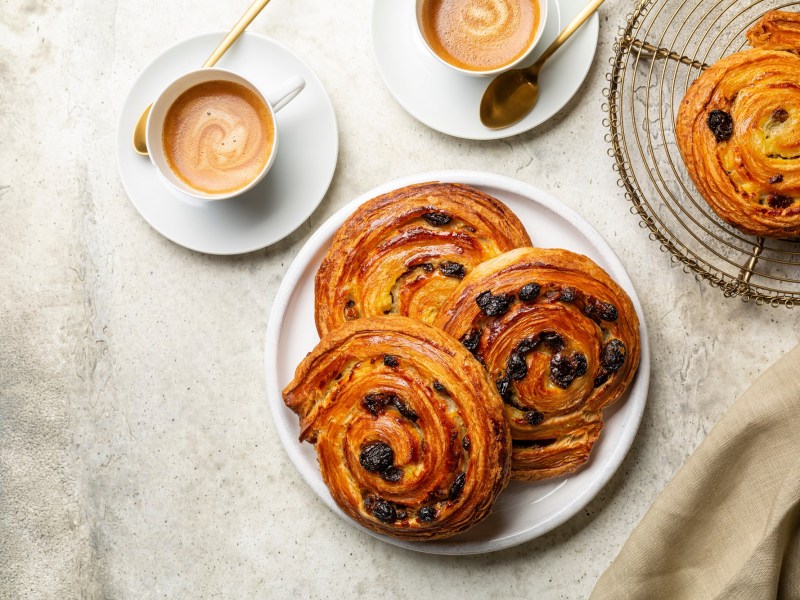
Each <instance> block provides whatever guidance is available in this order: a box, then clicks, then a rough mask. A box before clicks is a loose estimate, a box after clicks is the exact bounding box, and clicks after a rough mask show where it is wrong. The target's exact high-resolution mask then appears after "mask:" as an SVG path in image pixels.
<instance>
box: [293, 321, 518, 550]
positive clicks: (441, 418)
mask: <svg viewBox="0 0 800 600" xmlns="http://www.w3.org/2000/svg"><path fill="white" fill-rule="evenodd" d="M283 399H284V402H285V403H286V405H287V406H288V407H289V408H290V409H292V410H293V411H294V412H295V413H297V414H298V416H299V417H300V440H301V441H308V442H311V443H313V444H315V445H316V449H317V457H318V459H319V467H320V471H321V472H322V478H323V480H324V481H325V483H326V484H327V486H328V489H329V490H330V493H331V496H332V497H333V499H334V500H335V501H336V503H337V504H338V505H339V507H340V508H341V509H342V510H343V511H344V512H345V513H346V514H347V515H349V516H350V517H352V518H353V519H355V520H356V521H357V522H358V523H360V524H361V525H363V526H364V527H368V528H369V529H372V530H374V531H377V532H379V533H383V534H387V535H391V536H394V537H397V538H401V539H406V540H429V539H438V538H444V537H448V536H451V535H453V534H456V533H459V532H461V531H464V530H466V529H468V528H469V527H471V526H473V525H475V524H476V523H478V522H479V521H481V520H482V519H483V518H485V517H486V516H487V515H488V514H489V512H490V511H491V509H492V506H493V505H494V502H495V500H496V498H497V496H498V494H499V493H500V491H501V490H502V489H503V488H504V487H505V485H506V483H507V482H508V478H509V466H510V459H511V436H510V434H509V430H508V424H507V423H506V421H505V418H504V415H503V402H502V400H501V399H500V396H499V395H498V393H497V390H496V389H495V388H494V386H493V384H492V382H491V381H489V379H488V377H487V375H486V372H485V371H484V369H483V367H481V365H480V363H478V361H476V360H475V359H474V358H473V357H472V355H471V354H470V353H469V352H468V351H467V350H466V349H465V348H464V347H463V346H462V345H461V344H459V343H458V341H457V340H455V339H453V338H451V337H450V336H448V335H447V334H445V333H444V332H443V331H441V330H440V329H437V328H435V327H433V326H431V325H427V324H425V323H422V322H420V321H417V320H415V319H411V318H409V317H402V316H392V315H390V316H381V317H373V318H363V319H358V320H356V321H353V322H350V323H346V324H344V325H343V326H342V327H340V328H338V329H336V330H335V331H333V332H332V333H330V334H328V335H326V336H324V337H323V338H322V340H321V341H320V343H319V345H318V346H317V347H316V348H315V349H314V350H313V352H311V353H310V354H309V355H308V356H307V357H306V358H305V359H304V360H303V362H302V363H300V365H299V366H298V367H297V371H296V373H295V378H294V379H293V380H292V381H291V382H290V383H289V385H288V386H287V387H286V389H284V391H283Z"/></svg>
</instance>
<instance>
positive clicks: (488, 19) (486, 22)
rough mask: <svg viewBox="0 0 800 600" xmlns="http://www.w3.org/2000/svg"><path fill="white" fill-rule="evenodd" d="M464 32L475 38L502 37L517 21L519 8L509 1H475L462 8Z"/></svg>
mask: <svg viewBox="0 0 800 600" xmlns="http://www.w3.org/2000/svg"><path fill="white" fill-rule="evenodd" d="M461 18H462V22H463V24H464V32H465V33H468V34H469V35H472V36H475V37H476V38H492V37H495V36H498V35H503V32H504V31H506V30H507V29H508V28H509V27H511V26H513V23H514V20H515V18H516V19H519V6H518V5H516V3H514V2H512V1H511V0H476V1H475V2H472V3H470V4H468V5H467V6H465V7H464V12H463V14H462V17H461Z"/></svg>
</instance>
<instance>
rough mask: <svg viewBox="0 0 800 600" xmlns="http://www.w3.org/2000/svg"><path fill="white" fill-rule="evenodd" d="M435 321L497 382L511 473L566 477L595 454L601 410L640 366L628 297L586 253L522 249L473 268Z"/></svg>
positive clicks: (635, 321)
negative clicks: (510, 450)
mask: <svg viewBox="0 0 800 600" xmlns="http://www.w3.org/2000/svg"><path fill="white" fill-rule="evenodd" d="M436 325H439V326H440V327H442V328H443V329H444V330H445V331H446V332H447V333H449V334H451V335H453V336H454V337H456V338H458V339H459V340H461V343H462V344H463V345H464V346H465V347H466V348H467V349H468V350H470V351H471V352H472V353H473V355H474V356H475V357H476V358H477V359H478V360H479V361H481V362H482V363H483V364H484V366H485V367H486V370H487V371H488V372H489V375H490V377H491V378H492V380H494V381H495V382H496V386H497V390H498V391H499V393H500V396H501V397H502V399H503V401H504V402H505V411H506V417H507V419H508V421H509V423H510V425H511V436H512V439H513V454H512V464H511V476H512V478H513V479H523V480H528V481H535V480H538V479H544V478H547V477H555V476H558V475H564V474H566V473H570V472H572V471H574V470H575V469H577V468H578V467H579V466H580V465H582V464H583V463H584V462H586V460H587V459H588V458H589V453H590V451H591V449H592V445H593V444H594V443H595V441H596V440H597V438H598V436H599V435H600V430H601V429H602V427H603V418H602V414H601V411H602V409H603V408H605V407H606V406H608V405H610V404H611V403H612V402H614V401H615V400H616V399H617V398H619V397H620V395H621V394H622V393H623V392H624V391H625V389H626V388H627V387H628V384H629V383H630V382H631V379H632V378H633V375H634V373H635V371H636V368H637V366H638V364H639V321H638V318H637V316H636V311H635V310H634V308H633V305H632V303H631V300H630V298H629V297H628V295H627V294H626V293H625V292H624V291H623V290H622V288H620V287H619V286H618V285H617V284H616V283H615V282H614V281H613V280H612V279H611V278H610V277H609V276H608V274H607V273H606V272H605V271H603V270H602V269H601V268H600V267H598V266H597V265H596V264H595V263H594V262H592V261H591V260H590V259H588V258H587V257H585V256H583V255H580V254H575V253H573V252H569V251H567V250H556V249H541V248H520V249H518V250H512V251H510V252H507V253H505V254H502V255H500V256H498V257H497V258H493V259H492V260H489V261H487V262H485V263H483V264H482V265H480V266H478V267H476V268H475V270H474V271H473V272H472V273H471V274H470V275H469V276H468V277H466V278H465V279H464V281H463V282H461V285H460V286H459V287H458V289H457V290H456V291H455V292H454V293H453V295H452V296H451V297H450V298H449V299H448V300H447V302H445V304H444V306H442V309H441V311H440V312H439V316H438V318H437V320H436Z"/></svg>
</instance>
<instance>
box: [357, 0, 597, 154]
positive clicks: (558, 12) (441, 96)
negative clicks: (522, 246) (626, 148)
mask: <svg viewBox="0 0 800 600" xmlns="http://www.w3.org/2000/svg"><path fill="white" fill-rule="evenodd" d="M412 4H413V3H411V2H402V1H399V0H392V1H387V0H374V3H373V6H372V48H373V51H374V52H375V60H376V61H377V63H378V70H379V71H380V73H381V76H382V77H383V81H384V82H385V83H386V86H387V87H388V88H389V91H390V92H391V94H392V95H393V96H394V97H395V100H397V101H398V102H399V103H400V105H401V106H402V107H403V108H405V109H406V110H407V111H408V112H409V113H410V114H411V116H413V117H414V118H415V119H417V120H418V121H421V122H422V123H424V124H425V125H427V126H428V127H430V128H432V129H436V130H437V131H441V132H442V133H446V134H448V135H452V136H455V137H460V138H466V139H472V140H496V139H500V138H505V137H510V136H512V135H516V134H518V133H522V132H524V131H528V130H529V129H533V128H534V127H536V126H537V125H539V124H541V123H543V122H544V121H546V120H547V119H549V118H550V117H552V116H553V115H554V114H555V113H557V112H558V111H559V110H561V109H562V108H563V107H564V105H565V104H566V103H567V102H569V100H570V98H572V96H573V95H574V94H575V92H577V91H578V88H579V87H580V85H581V83H583V80H584V79H585V78H586V74H587V73H588V72H589V67H590V66H591V64H592V60H593V59H594V53H595V50H596V49H597V37H598V33H599V31H600V17H598V15H597V13H595V14H594V15H592V16H591V17H590V18H589V20H588V21H587V22H586V23H584V24H583V26H582V27H581V28H580V29H579V30H578V31H577V32H576V33H575V34H574V35H573V36H572V37H571V38H570V39H569V40H568V41H567V42H566V44H564V46H563V47H562V48H561V49H560V50H559V51H558V52H557V53H556V54H555V55H554V56H553V57H552V58H551V59H550V60H549V61H547V64H546V66H545V68H544V69H543V70H542V73H541V75H540V76H539V101H538V102H537V103H536V106H534V108H533V110H532V111H531V112H530V114H529V115H528V116H527V117H525V118H524V119H523V120H522V121H520V122H519V123H517V124H516V125H512V126H511V127H507V128H505V129H489V128H487V127H484V125H483V124H482V123H481V120H480V117H479V116H478V107H479V106H480V100H481V97H482V96H483V92H484V90H485V89H486V86H488V85H489V82H490V81H491V78H490V77H470V76H468V75H462V74H460V73H458V72H456V71H454V70H452V69H449V68H448V67H446V66H445V65H443V64H442V63H440V62H439V61H438V60H436V59H435V58H434V57H433V56H432V55H431V54H430V52H429V51H428V50H427V48H425V46H423V44H422V40H420V38H419V34H418V33H417V32H416V31H415V28H416V21H415V19H414V11H413V9H412V8H411V5H412ZM585 5H586V0H548V5H547V12H548V14H547V23H546V24H545V28H544V32H543V33H542V38H541V40H540V41H539V43H538V44H537V46H536V50H534V53H533V55H532V56H531V58H530V61H528V63H526V65H525V66H527V64H530V63H532V62H533V61H534V60H536V58H538V57H539V55H540V54H541V53H542V52H544V50H545V49H546V48H547V46H549V45H550V43H551V42H552V41H553V40H554V39H556V36H558V33H559V32H560V31H561V30H562V29H563V28H564V27H565V26H566V25H567V23H569V22H570V21H571V20H572V19H573V17H575V15H577V14H578V13H579V12H580V10H581V9H582V8H583V7H584V6H585Z"/></svg>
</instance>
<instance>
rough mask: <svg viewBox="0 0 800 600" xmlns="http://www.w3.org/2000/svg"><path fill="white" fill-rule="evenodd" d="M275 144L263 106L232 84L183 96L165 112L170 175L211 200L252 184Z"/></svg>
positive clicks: (223, 83) (203, 86)
mask: <svg viewBox="0 0 800 600" xmlns="http://www.w3.org/2000/svg"><path fill="white" fill-rule="evenodd" d="M274 139H275V128H274V124H273V121H272V116H271V115H270V113H269V109H268V108H267V106H266V105H265V103H264V101H263V100H262V99H261V98H259V97H258V96H257V95H256V94H255V93H254V92H253V91H252V90H250V89H249V88H247V87H245V86H243V85H241V84H238V83H234V82H231V81H208V82H205V83H201V84H198V85H196V86H194V87H192V88H189V89H188V90H187V91H185V92H184V93H183V94H181V95H180V96H179V97H178V99H177V100H175V102H173V103H172V106H170V108H169V110H168V111H167V115H166V117H165V119H164V128H163V134H162V143H163V147H164V155H165V156H166V159H167V162H168V164H169V166H170V168H171V169H172V171H173V172H174V173H175V174H176V175H177V176H178V177H179V178H180V179H181V180H182V181H184V182H185V183H186V184H187V185H189V186H190V187H192V188H194V189H196V190H199V191H202V192H206V193H210V194H217V193H227V192H233V191H236V190H238V189H241V188H243V187H245V186H246V185H247V184H249V183H250V182H251V181H253V179H255V178H256V177H257V176H258V174H259V173H260V172H261V170H262V169H263V168H264V165H265V164H266V163H267V160H268V159H269V155H270V153H271V152H272V146H273V143H274Z"/></svg>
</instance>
